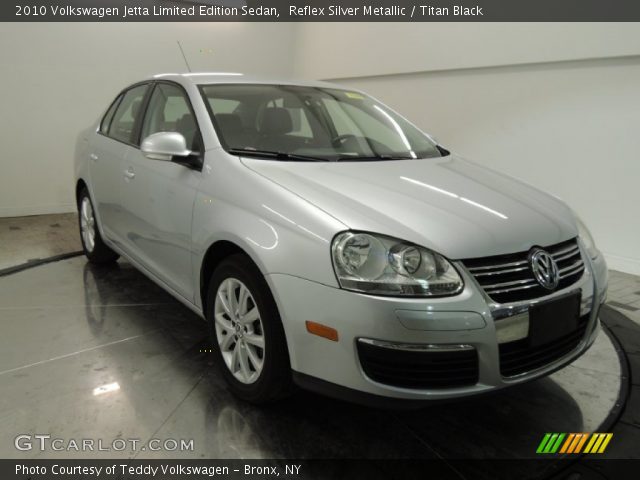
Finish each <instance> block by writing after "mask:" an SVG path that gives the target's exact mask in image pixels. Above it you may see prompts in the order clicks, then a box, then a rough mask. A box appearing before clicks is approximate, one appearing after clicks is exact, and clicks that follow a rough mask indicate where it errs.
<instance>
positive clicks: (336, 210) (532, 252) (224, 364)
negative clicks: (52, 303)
mask: <svg viewBox="0 0 640 480" xmlns="http://www.w3.org/2000/svg"><path fill="white" fill-rule="evenodd" d="M514 161H517V160H514ZM75 175H76V192H77V201H78V208H79V213H80V214H79V222H80V231H81V236H82V243H83V246H84V251H85V254H86V256H87V257H88V259H89V261H91V262H95V263H108V262H113V261H115V260H116V259H117V258H118V257H119V256H123V257H125V258H126V259H127V260H128V261H130V262H131V263H132V264H133V265H135V266H136V267H137V268H138V269H140V270H141V271H142V272H143V273H144V274H146V275H147V276H148V277H149V278H151V279H152V280H153V281H155V282H156V283H158V284H159V285H160V286H162V287H163V288H164V289H166V290H167V291H168V292H170V293H171V294H172V295H173V296H174V297H176V298H177V299H178V300H180V301H181V302H183V303H184V304H185V305H187V306H188V307H190V308H191V309H192V310H194V311H195V312H197V313H198V314H199V315H201V316H202V317H203V318H205V319H206V321H207V322H208V324H209V325H210V331H211V336H212V342H213V344H214V345H215V346H216V349H215V351H216V355H217V357H218V363H219V365H220V367H221V370H222V372H223V375H224V377H225V378H226V380H227V382H228V384H229V386H230V388H231V389H232V391H233V392H234V393H236V394H237V395H238V396H239V397H241V398H243V399H245V400H248V401H251V402H256V403H259V402H266V401H271V400H274V399H277V398H280V397H281V396H283V395H285V394H286V393H287V392H289V391H290V389H291V386H292V385H293V384H298V385H300V386H303V387H305V388H308V389H312V390H315V391H319V392H324V393H326V394H330V395H334V396H340V397H344V398H348V399H352V400H355V401H362V402H375V403H380V402H384V401H389V400H390V401H392V402H398V401H400V400H404V401H408V402H409V403H420V402H421V401H424V400H431V399H444V398H453V397H460V396H466V395H472V394H477V393H482V392H485V391H490V390H494V389H499V388H503V387H506V386H509V385H513V384H517V383H520V382H524V381H527V380H531V379H534V378H537V377H540V376H543V375H547V374H549V373H551V372H553V371H555V370H557V369H558V368H560V367H562V366H564V365H566V364H567V363H569V362H571V361H572V360H574V359H575V358H576V357H578V356H579V355H580V354H582V353H583V352H584V351H585V350H586V349H587V348H588V347H589V346H590V345H591V343H592V342H593V340H594V338H595V336H596V334H597V331H598V311H599V307H600V305H601V303H602V302H603V301H604V298H605V293H606V285H607V273H606V265H605V262H604V259H603V256H602V254H600V253H599V252H598V250H597V249H596V247H595V245H594V242H593V240H592V238H591V236H590V234H589V233H588V231H587V229H586V228H585V227H584V226H583V225H582V223H581V222H580V221H579V220H578V219H577V218H576V216H575V215H574V214H573V213H572V211H571V210H570V209H569V208H568V207H567V206H566V205H565V204H564V203H563V202H562V201H560V200H558V199H557V198H555V197H552V196H550V195H547V194H545V193H543V192H541V191H539V190H537V189H535V188H533V187H531V186H529V185H526V184H524V183H522V182H520V181H517V180H515V179H513V178H511V177H508V176H506V175H503V174H501V173H498V172H495V171H492V170H489V169H487V168H484V167H482V166H480V165H477V164H475V163H472V162H469V161H466V160H463V159H461V158H459V157H457V156H455V155H453V154H451V153H450V152H449V151H447V150H446V149H445V148H443V147H442V146H440V145H438V144H437V143H436V142H435V141H434V140H433V139H432V138H431V137H430V136H429V135H427V134H425V133H423V132H421V131H420V130H419V129H418V128H416V127H415V126H413V125H412V124H411V123H409V122H408V121H407V120H405V119H404V118H403V117H401V116H400V115H398V114H397V113H395V112H394V111H393V110H391V109H389V108H388V107H386V106H385V105H383V104H382V103H380V102H378V101H377V100H375V99H373V98H371V97H369V96H367V95H366V94H364V93H362V92H360V91H356V90H352V89H344V88H340V87H338V86H334V85H330V84H326V83H319V82H305V83H299V82H287V81H279V80H278V81H264V80H261V81H259V80H256V79H251V78H249V77H246V76H243V75H240V74H197V73H191V74H163V75H156V76H155V77H153V78H150V79H148V80H145V81H142V82H139V83H136V84H134V85H131V86H129V87H128V88H126V89H125V90H123V91H122V92H121V93H120V94H119V95H117V97H116V99H115V100H114V101H113V102H112V103H111V105H110V106H108V108H107V109H106V112H105V113H104V115H103V116H102V117H101V118H100V119H99V121H97V122H96V124H94V125H92V126H91V127H90V128H89V129H88V130H86V131H84V132H83V133H81V135H80V136H79V139H78V143H77V147H76V158H75ZM412 401H413V402H412Z"/></svg>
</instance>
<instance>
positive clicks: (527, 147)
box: [296, 23, 640, 274]
mask: <svg viewBox="0 0 640 480" xmlns="http://www.w3.org/2000/svg"><path fill="white" fill-rule="evenodd" d="M297 38H298V39H299V43H298V51H297V53H298V56H297V62H296V74H297V75H298V76H301V77H306V78H321V79H328V80H331V81H335V82H337V83H340V84H343V85H347V86H350V87H352V88H359V89H362V90H365V91H367V92H368V93H370V94H372V95H373V96H375V97H377V98H379V99H380V100H381V101H383V102H385V103H386V104H388V105H389V106H391V107H392V108H394V109H396V110H398V111H399V112H401V113H402V114H403V115H404V116H406V117H407V118H409V119H410V120H411V121H412V122H414V123H415V124H417V125H418V126H419V127H421V128H422V129H424V130H425V131H427V132H429V133H431V134H433V135H434V136H435V137H436V138H437V139H438V140H439V141H440V142H441V143H442V144H443V145H444V146H446V147H447V148H450V149H451V150H453V151H454V152H456V153H458V154H460V155H462V156H464V157H466V158H469V159H471V160H474V161H477V162H478V163H481V164H483V165H486V166H488V167H490V168H494V169H496V170H500V171H502V172H505V173H507V174H509V175H512V176H514V177H517V178H519V179H521V180H524V181H526V182H528V183H531V184H533V185H535V186H537V187H539V188H541V189H543V190H545V191H547V192H549V193H552V194H554V195H556V196H558V197H560V198H562V199H563V200H565V201H566V202H567V203H568V204H569V205H570V206H571V207H573V208H574V210H575V211H576V212H577V213H578V214H579V215H580V217H582V218H583V220H584V221H585V223H586V224H587V225H588V226H589V227H590V229H591V231H592V233H593V235H594V237H595V239H596V242H597V244H598V246H599V248H600V249H601V250H602V251H603V252H604V253H605V256H606V258H607V261H608V264H609V267H610V268H613V269H616V270H621V271H625V272H628V273H635V274H640V214H639V213H638V209H639V207H640V133H639V125H640V28H638V25H637V24H624V23H622V24H595V23H593V24H561V23H554V24H527V23H524V24H484V23H483V24H464V25H462V24H380V25H376V26H375V28H371V27H367V26H366V25H362V24H328V23H323V24H321V23H313V24H303V25H299V26H298V32H297ZM338 49H339V51H340V54H336V51H337V50H338Z"/></svg>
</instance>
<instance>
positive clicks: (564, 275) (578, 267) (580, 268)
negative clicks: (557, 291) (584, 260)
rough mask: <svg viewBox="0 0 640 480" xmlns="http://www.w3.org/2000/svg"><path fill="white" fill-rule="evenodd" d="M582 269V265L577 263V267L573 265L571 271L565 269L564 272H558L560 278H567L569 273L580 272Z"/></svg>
mask: <svg viewBox="0 0 640 480" xmlns="http://www.w3.org/2000/svg"><path fill="white" fill-rule="evenodd" d="M583 271H584V265H578V266H577V267H575V270H572V271H565V272H564V273H560V278H561V279H562V278H567V277H570V276H571V275H575V274H576V273H581V272H583Z"/></svg>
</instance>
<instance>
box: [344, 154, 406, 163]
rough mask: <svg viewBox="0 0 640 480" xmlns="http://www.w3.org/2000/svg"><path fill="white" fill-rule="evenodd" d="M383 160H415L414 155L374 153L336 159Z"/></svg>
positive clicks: (351, 160) (356, 160)
mask: <svg viewBox="0 0 640 480" xmlns="http://www.w3.org/2000/svg"><path fill="white" fill-rule="evenodd" d="M383 160H415V159H414V158H413V157H408V156H404V155H383V154H379V155H374V156H371V157H359V156H357V155H344V156H342V157H338V158H336V159H335V161H336V162H343V161H344V162H348V161H350V162H358V161H363V162H370V161H383Z"/></svg>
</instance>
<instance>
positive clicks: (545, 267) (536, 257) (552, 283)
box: [529, 249, 560, 290]
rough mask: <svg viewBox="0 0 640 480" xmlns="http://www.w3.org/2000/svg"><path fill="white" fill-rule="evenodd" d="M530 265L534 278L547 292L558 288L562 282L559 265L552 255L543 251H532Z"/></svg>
mask: <svg viewBox="0 0 640 480" xmlns="http://www.w3.org/2000/svg"><path fill="white" fill-rule="evenodd" d="M529 264H530V265H531V270H533V276H534V277H536V280H537V281H538V283H539V284H540V285H542V286H543V287H544V288H546V289H547V290H553V289H554V288H556V287H557V286H558V282H559V281H560V275H559V274H558V264H557V263H556V261H555V260H554V259H553V257H552V256H551V255H549V254H548V253H547V252H545V251H544V250H542V249H536V250H532V251H531V253H530V254H529Z"/></svg>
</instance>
